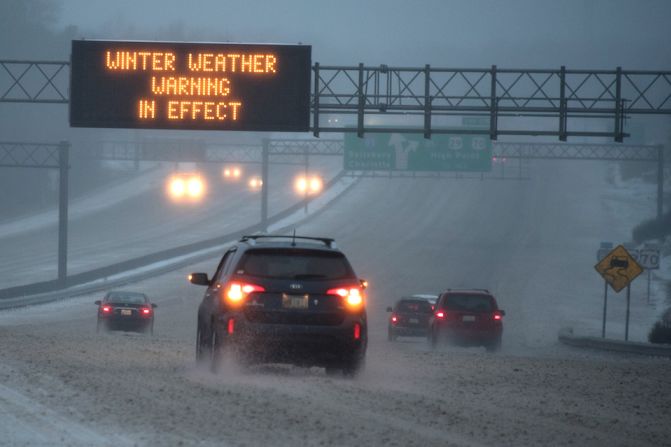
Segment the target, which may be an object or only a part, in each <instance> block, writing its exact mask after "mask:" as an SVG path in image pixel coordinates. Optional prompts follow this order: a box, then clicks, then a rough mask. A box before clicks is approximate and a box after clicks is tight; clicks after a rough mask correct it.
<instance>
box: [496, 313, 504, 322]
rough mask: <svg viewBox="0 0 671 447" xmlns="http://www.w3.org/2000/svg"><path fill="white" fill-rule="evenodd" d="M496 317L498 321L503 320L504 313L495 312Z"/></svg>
mask: <svg viewBox="0 0 671 447" xmlns="http://www.w3.org/2000/svg"><path fill="white" fill-rule="evenodd" d="M494 319H495V320H497V321H501V320H503V315H501V314H500V313H495V314H494Z"/></svg>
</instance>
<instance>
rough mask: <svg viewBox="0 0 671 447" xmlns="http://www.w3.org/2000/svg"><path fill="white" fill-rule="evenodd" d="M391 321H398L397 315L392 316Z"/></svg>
mask: <svg viewBox="0 0 671 447" xmlns="http://www.w3.org/2000/svg"><path fill="white" fill-rule="evenodd" d="M391 322H392V323H398V317H397V316H396V315H392V316H391Z"/></svg>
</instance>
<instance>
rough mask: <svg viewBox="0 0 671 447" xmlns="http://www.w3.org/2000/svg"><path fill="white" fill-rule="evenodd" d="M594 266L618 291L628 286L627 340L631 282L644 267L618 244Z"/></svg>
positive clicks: (627, 337)
mask: <svg viewBox="0 0 671 447" xmlns="http://www.w3.org/2000/svg"><path fill="white" fill-rule="evenodd" d="M594 268H595V269H596V271H597V272H598V273H599V274H600V275H601V276H602V277H603V279H605V280H606V282H607V283H608V284H610V286H611V287H612V288H613V290H614V291H615V292H616V293H617V292H620V291H621V290H622V289H624V288H625V287H627V317H626V318H627V321H626V323H625V335H624V337H625V341H626V340H628V339H629V304H630V291H631V289H630V287H629V285H630V284H631V282H632V281H633V280H634V279H635V278H636V277H638V275H640V274H641V273H642V272H643V268H642V267H641V266H640V265H639V264H638V262H636V260H635V259H634V258H633V257H632V256H631V255H630V254H629V252H628V251H627V250H626V249H625V248H624V247H623V246H622V245H618V246H617V247H615V248H614V249H613V250H612V251H610V253H608V254H607V255H606V256H605V257H604V258H603V259H601V260H600V261H599V262H598V263H597V264H596V265H595V266H594Z"/></svg>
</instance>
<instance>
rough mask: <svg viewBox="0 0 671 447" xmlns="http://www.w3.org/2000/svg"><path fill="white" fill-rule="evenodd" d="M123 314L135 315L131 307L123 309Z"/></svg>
mask: <svg viewBox="0 0 671 447" xmlns="http://www.w3.org/2000/svg"><path fill="white" fill-rule="evenodd" d="M121 315H128V316H130V315H133V311H132V310H130V309H121Z"/></svg>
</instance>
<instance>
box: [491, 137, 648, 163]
mask: <svg viewBox="0 0 671 447" xmlns="http://www.w3.org/2000/svg"><path fill="white" fill-rule="evenodd" d="M492 148H493V154H494V155H495V156H497V157H506V158H524V159H554V160H603V161H606V160H611V161H649V162H658V161H659V151H660V146H648V145H620V144H618V145H613V144H588V143H504V142H495V143H494V144H493V145H492Z"/></svg>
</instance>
